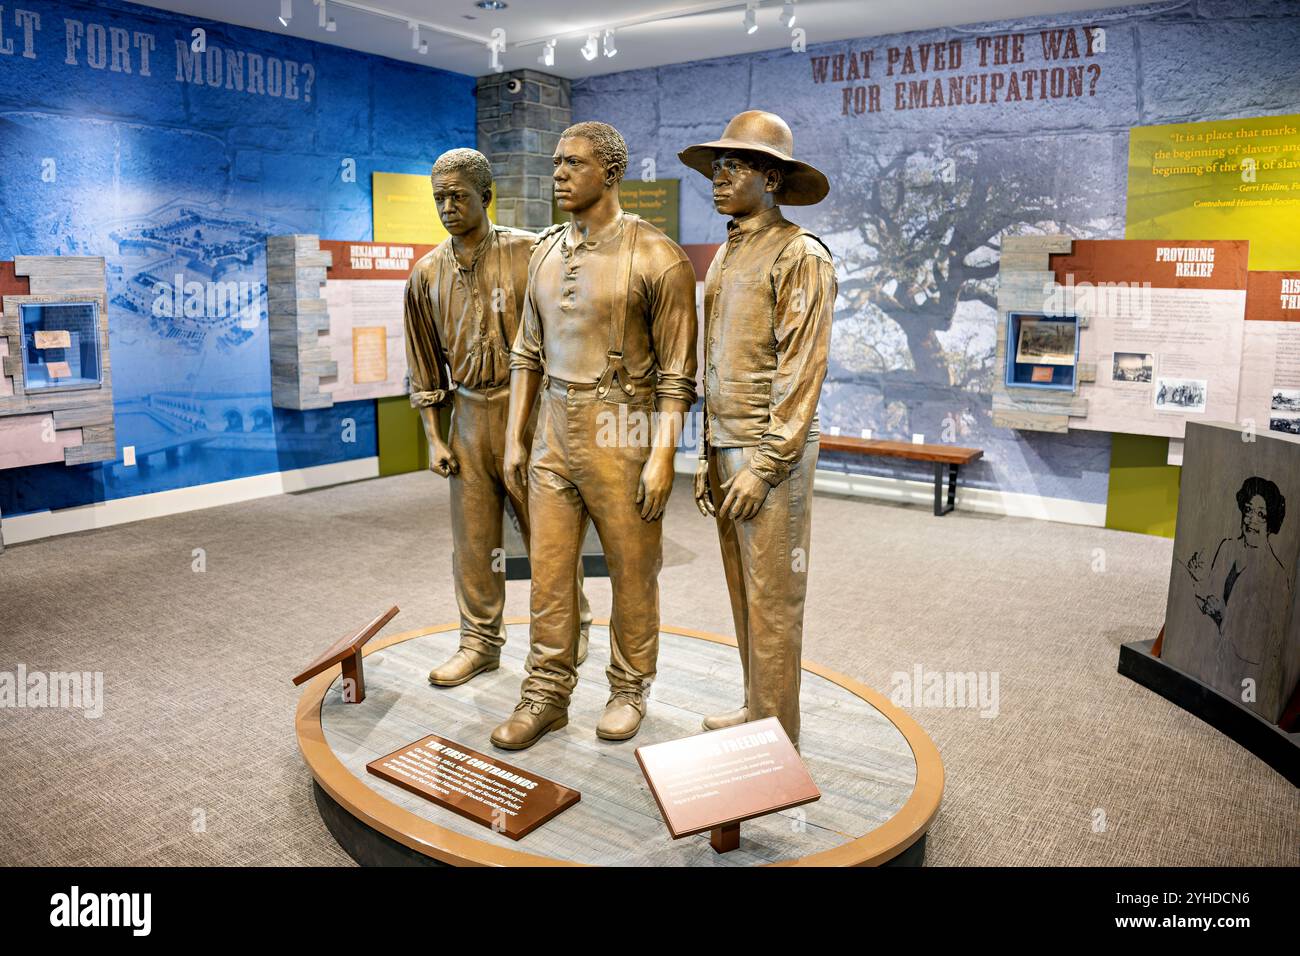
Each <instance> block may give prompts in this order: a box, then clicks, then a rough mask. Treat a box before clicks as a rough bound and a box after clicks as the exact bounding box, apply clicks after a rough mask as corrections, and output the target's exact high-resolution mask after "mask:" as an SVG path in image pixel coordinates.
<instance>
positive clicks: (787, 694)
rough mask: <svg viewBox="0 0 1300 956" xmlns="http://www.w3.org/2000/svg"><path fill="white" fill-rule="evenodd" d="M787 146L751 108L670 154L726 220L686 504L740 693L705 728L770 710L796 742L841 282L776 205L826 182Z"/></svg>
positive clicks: (709, 288)
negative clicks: (708, 531)
mask: <svg viewBox="0 0 1300 956" xmlns="http://www.w3.org/2000/svg"><path fill="white" fill-rule="evenodd" d="M793 148H794V137H793V135H792V134H791V132H790V127H789V126H787V125H786V123H785V121H784V120H782V119H781V118H780V117H779V116H777V115H775V114H774V113H767V112H763V111H761V110H750V111H747V112H744V113H741V114H740V115H738V116H736V117H735V118H734V119H732V121H731V122H730V123H728V124H727V128H726V130H725V131H724V132H723V134H722V138H721V139H719V140H715V141H714V142H711V143H702V144H700V145H698V146H691V147H689V148H688V149H685V150H683V151H682V152H681V153H679V154H678V157H679V158H680V159H681V161H682V162H683V163H685V164H686V165H687V166H689V167H691V168H692V169H694V170H696V171H697V172H699V173H702V174H703V175H705V176H708V177H709V178H710V179H711V180H712V181H713V205H714V207H715V208H716V209H717V210H718V212H720V213H722V214H723V215H725V216H730V217H731V219H730V221H729V222H728V223H727V241H726V243H724V244H723V245H722V247H721V248H719V249H718V252H717V254H716V255H715V256H714V258H713V263H712V264H711V265H710V266H709V272H708V275H707V277H706V278H705V285H704V337H705V338H704V358H705V363H706V368H705V375H704V407H705V427H704V440H703V441H702V442H701V444H700V464H699V469H698V471H697V473H696V477H695V500H696V504H697V505H698V506H699V509H700V511H701V513H703V514H705V515H713V516H714V517H715V518H716V521H717V525H718V539H719V542H720V543H721V546H722V564H723V569H724V570H725V572H726V578H727V588H728V591H729V592H730V595H731V611H732V616H733V618H734V620H735V625H736V639H737V644H738V645H739V648H740V664H741V669H742V670H743V672H744V678H745V700H744V703H743V705H742V706H741V707H740V708H739V709H738V710H735V711H732V712H730V713H726V714H719V715H715V716H711V717H707V718H705V721H704V728H705V729H706V730H717V729H719V728H721V727H730V726H733V725H735V724H740V723H744V722H746V721H750V720H759V719H761V718H764V717H776V718H778V719H779V720H780V721H781V724H782V726H783V727H784V728H785V731H786V733H787V734H788V735H789V737H790V740H791V741H792V742H793V743H794V744H795V745H796V746H797V745H798V743H799V681H800V658H801V655H802V648H803V614H804V597H805V595H806V594H807V589H808V574H807V569H808V551H809V541H810V537H811V525H812V522H811V519H812V490H813V473H814V472H815V470H816V468H817V448H818V446H817V439H818V435H819V432H818V427H817V401H818V398H819V397H820V395H821V387H822V381H823V379H824V378H825V377H826V362H827V353H828V351H829V349H830V336H831V319H832V317H833V315H834V309H835V295H836V289H837V285H836V280H835V267H834V265H833V263H832V260H831V254H830V251H829V250H828V249H827V248H826V246H825V244H824V243H822V241H821V240H820V239H818V238H817V237H816V236H814V235H812V234H811V233H809V232H808V231H807V230H805V229H801V228H800V227H799V226H796V225H794V224H793V223H791V222H789V221H787V220H786V218H785V217H784V216H783V215H781V210H780V205H781V204H785V205H792V206H807V205H812V204H814V203H817V202H820V201H821V200H822V199H823V198H825V196H826V194H827V193H828V192H829V191H830V185H829V184H828V183H827V181H826V177H825V176H824V175H822V173H821V172H819V171H818V170H817V169H815V168H814V167H812V166H810V165H808V164H807V163H803V162H800V161H798V160H796V159H795V158H794V157H793V155H792V153H793Z"/></svg>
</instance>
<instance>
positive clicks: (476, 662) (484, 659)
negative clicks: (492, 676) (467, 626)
mask: <svg viewBox="0 0 1300 956" xmlns="http://www.w3.org/2000/svg"><path fill="white" fill-rule="evenodd" d="M500 666H501V658H500V657H498V656H497V655H495V654H484V653H483V652H482V651H476V650H473V649H471V648H468V647H462V648H461V649H460V650H458V651H457V652H456V653H455V654H453V655H451V657H450V658H448V659H447V662H446V663H444V664H439V665H438V666H437V667H435V668H434V669H433V670H431V671H429V683H430V684H433V685H435V686H437V687H456V686H457V685H459V684H464V683H465V682H466V681H470V680H473V679H474V678H475V677H477V676H478V675H479V674H482V673H483V672H484V671H494V670H496V669H497V668H498V667H500Z"/></svg>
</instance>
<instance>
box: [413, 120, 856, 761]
mask: <svg viewBox="0 0 1300 956" xmlns="http://www.w3.org/2000/svg"><path fill="white" fill-rule="evenodd" d="M679 157H680V159H681V160H682V162H684V163H685V164H686V165H687V166H689V167H690V168H692V169H694V170H696V171H698V172H700V173H701V174H703V175H705V176H708V177H709V178H710V180H711V181H712V183H713V201H714V206H715V208H716V209H717V211H718V212H720V213H722V214H723V215H725V216H728V217H729V221H728V223H727V241H726V243H724V244H723V245H722V246H721V247H720V248H719V249H718V252H717V255H716V256H715V257H714V260H713V263H712V265H711V266H710V268H709V272H708V276H707V278H706V280H705V298H704V329H703V331H704V361H705V370H704V414H705V424H704V432H703V437H702V440H701V457H700V464H699V469H698V472H697V475H696V478H695V499H696V503H697V505H698V507H699V509H700V511H701V512H702V513H703V514H705V515H709V516H712V517H714V519H715V521H716V523H717V528H718V538H719V542H720V545H721V549H722V558H723V567H724V569H725V572H726V579H727V587H728V591H729V593H730V599H731V607H732V614H733V618H734V621H735V627H736V636H737V641H738V644H739V648H740V659H741V667H742V670H743V673H744V693H745V697H744V700H743V701H742V702H741V703H740V706H739V707H738V708H737V709H735V710H733V711H730V712H727V713H723V714H719V715H715V716H710V717H707V718H706V719H705V721H704V727H705V729H717V728H720V727H726V726H731V725H734V724H739V723H744V722H746V721H750V720H758V719H761V718H763V717H777V718H778V719H779V720H780V721H781V723H782V725H783V726H784V728H785V730H786V732H787V734H788V735H789V736H790V739H791V740H792V741H793V742H794V743H795V744H796V746H797V745H798V741H799V683H800V657H801V649H802V641H803V637H802V635H803V610H804V598H805V594H806V591H807V568H808V552H809V539H810V530H811V509H812V485H813V473H814V471H815V469H816V464H817V449H818V445H817V439H818V430H817V402H818V397H819V395H820V392H821V386H822V381H823V379H824V377H825V374H826V363H827V353H828V349H829V343H830V329H831V318H832V315H833V310H834V303H835V295H836V280H835V270H834V267H833V265H832V261H831V256H830V253H829V251H828V250H827V249H826V247H825V246H824V245H823V244H822V242H821V241H820V240H819V239H817V238H816V237H815V236H813V235H811V234H810V233H808V232H807V231H806V230H803V229H801V228H799V227H798V226H795V225H794V224H792V223H790V222H788V221H787V220H786V219H785V218H784V217H783V216H782V215H781V211H780V206H781V205H810V204H813V203H816V202H819V201H820V200H821V199H822V198H824V197H825V196H826V194H827V192H828V191H829V185H828V183H827V181H826V177H825V176H823V175H822V174H821V173H820V172H819V171H817V170H816V169H815V168H813V167H812V166H810V165H808V164H806V163H803V162H800V161H798V160H796V159H794V156H793V136H792V134H791V132H790V129H789V127H788V126H787V125H786V124H785V122H784V121H783V120H781V118H780V117H778V116H776V115H775V114H772V113H767V112H763V111H758V110H751V111H748V112H745V113H741V114H740V115H738V116H736V117H735V118H734V119H733V120H732V121H731V122H730V123H728V124H727V128H726V130H725V131H724V132H723V135H722V138H721V139H719V140H716V141H714V142H711V143H702V144H699V145H696V146H692V147H689V148H688V149H686V150H684V151H682V153H680V154H679ZM553 162H554V166H555V169H554V173H553V181H554V185H555V199H556V203H557V205H558V206H559V207H560V208H561V209H562V210H564V211H566V212H568V213H569V222H568V223H567V224H566V225H564V226H561V227H553V228H552V229H551V230H548V231H547V232H545V233H543V235H542V236H541V237H537V236H533V235H532V234H529V233H524V232H521V231H519V230H512V229H504V228H502V227H498V226H494V225H492V224H491V223H490V222H489V221H488V219H487V213H486V209H487V206H488V203H489V202H490V200H491V172H490V167H489V166H488V164H487V160H486V158H485V157H483V156H482V154H480V153H477V152H475V151H473V150H464V149H461V150H452V151H451V152H449V153H445V154H443V156H441V157H439V159H438V162H437V163H436V164H435V165H434V170H433V184H434V196H435V202H436V203H437V207H438V213H439V215H440V216H441V218H442V220H443V224H444V225H445V226H446V227H447V230H448V232H449V233H450V237H449V238H448V239H447V240H445V241H444V242H443V243H442V244H441V245H439V246H438V247H437V248H436V249H434V250H433V251H432V252H431V253H430V254H429V255H428V256H426V257H425V258H424V259H422V260H421V261H420V262H419V263H417V265H416V267H415V269H414V271H413V272H412V275H411V279H410V281H409V282H408V286H407V299H406V334H407V351H408V359H409V362H410V368H411V402H412V404H413V405H415V406H417V407H419V408H421V410H422V415H423V418H424V422H425V428H426V432H427V434H428V437H429V443H430V450H431V468H432V470H433V471H435V472H436V473H438V474H440V475H443V476H444V477H450V479H451V481H452V486H451V498H452V505H451V510H452V538H453V543H454V548H455V559H454V565H453V567H454V576H455V579H456V597H457V603H458V605H459V608H460V615H461V630H460V648H459V649H458V650H457V652H456V654H455V655H454V656H453V657H452V658H451V660H449V661H448V662H447V663H445V664H443V665H441V666H439V667H437V668H435V669H434V670H433V671H432V672H431V673H430V675H429V680H430V682H431V683H433V684H435V685H439V686H454V685H457V684H461V683H464V682H466V681H468V680H470V679H472V678H473V677H474V676H476V675H477V674H479V673H482V672H484V671H487V670H492V669H495V668H496V667H497V666H498V662H499V659H500V651H501V646H502V645H503V644H504V641H505V630H504V627H503V625H502V611H503V607H504V596H505V591H504V587H505V583H504V582H505V579H504V574H503V573H502V569H501V568H500V562H499V561H496V560H495V559H496V558H497V557H499V555H500V553H501V552H500V547H501V530H502V519H501V509H502V506H503V504H504V502H505V501H506V499H507V498H508V499H509V500H510V502H511V503H512V506H513V508H514V510H515V513H516V514H517V515H518V516H519V519H520V530H521V531H522V532H523V534H524V538H525V541H526V542H527V543H528V545H529V554H530V563H531V567H532V590H531V600H530V611H531V627H530V647H529V651H528V655H527V659H526V661H525V670H526V676H525V678H524V682H523V686H522V688H521V692H520V700H519V703H518V705H517V706H516V708H515V710H514V712H513V714H511V716H510V717H509V718H508V719H507V720H505V721H504V722H503V723H502V724H501V725H500V726H498V727H497V728H496V729H495V730H494V731H493V732H492V735H491V739H492V743H493V744H494V745H495V746H497V747H501V748H504V749H507V750H522V749H524V748H527V747H530V746H532V745H533V744H535V743H537V741H539V740H540V739H541V738H542V737H543V736H545V734H546V733H548V732H549V731H551V730H556V729H558V728H560V727H563V726H565V725H566V724H567V722H568V704H569V698H570V695H571V694H572V692H573V688H574V686H575V685H576V684H577V680H578V667H579V665H580V664H581V663H582V660H583V659H584V658H585V656H586V639H587V631H588V628H589V625H590V621H591V612H590V609H589V607H588V605H587V601H586V598H585V596H584V595H583V591H582V577H581V567H582V562H581V548H582V541H583V538H584V536H585V533H586V529H587V526H588V523H591V524H594V525H595V528H596V532H597V534H598V535H599V537H600V542H601V546H602V548H603V550H604V552H605V558H606V563H607V565H608V567H609V578H610V586H611V591H612V595H613V608H612V613H611V615H610V627H609V633H610V664H609V666H608V668H607V669H606V677H607V679H608V683H609V688H610V695H609V699H608V702H607V704H606V706H605V710H604V713H603V714H602V716H601V718H600V720H599V722H598V723H597V726H596V734H597V736H599V737H601V738H603V739H606V740H627V739H629V738H631V737H633V736H635V735H636V733H637V731H638V730H639V729H640V726H641V721H642V718H643V717H644V716H645V713H646V703H647V698H648V696H649V691H650V685H651V682H652V681H653V680H654V677H655V673H656V668H657V661H658V650H659V589H658V576H659V570H660V567H661V565H662V518H663V514H664V510H665V507H666V505H667V501H668V497H669V494H670V493H671V490H672V482H673V458H674V454H675V452H676V449H677V444H678V441H679V439H680V437H681V430H682V425H683V420H684V418H685V416H686V414H687V413H688V412H689V411H690V409H691V407H692V405H693V404H694V402H695V399H696V374H697V371H698V360H697V344H696V342H697V334H698V331H699V330H698V326H697V319H696V308H695V274H694V270H693V267H692V265H691V263H690V260H689V259H688V258H687V256H686V254H685V253H684V252H683V251H682V249H681V248H680V247H679V246H677V244H676V243H674V242H673V241H672V240H671V239H669V238H668V237H667V236H665V235H664V234H663V233H662V232H660V231H659V230H658V229H656V228H655V227H654V226H652V225H651V224H649V223H647V222H645V221H643V220H641V219H639V218H638V217H637V216H635V215H633V214H630V213H626V212H624V211H623V210H622V208H621V207H620V205H619V201H618V184H619V181H620V180H621V179H622V177H623V173H624V171H625V170H626V168H627V163H628V158H627V147H626V145H625V144H624V142H623V138H622V136H621V135H619V133H618V131H617V130H615V129H614V128H613V127H612V126H609V125H608V124H605V123H595V122H585V123H578V124H576V125H574V126H571V127H569V128H568V129H567V130H565V131H564V133H562V134H561V136H560V140H559V143H558V145H557V146H556V149H555V154H554V157H553ZM507 372H508V377H507ZM446 404H451V405H452V406H453V412H452V425H451V429H450V440H449V441H444V440H443V438H442V436H441V434H440V425H439V420H438V415H437V409H438V408H439V407H441V406H442V405H446ZM610 421H617V422H620V423H626V422H629V421H631V422H634V423H642V424H645V425H646V426H647V427H643V428H640V429H637V428H633V429H631V430H630V431H629V430H614V433H615V438H614V440H611V439H610V432H611V429H609V428H608V427H607V425H608V423H609V422H610ZM630 435H636V436H638V437H637V438H635V440H633V439H630V438H629V436H630Z"/></svg>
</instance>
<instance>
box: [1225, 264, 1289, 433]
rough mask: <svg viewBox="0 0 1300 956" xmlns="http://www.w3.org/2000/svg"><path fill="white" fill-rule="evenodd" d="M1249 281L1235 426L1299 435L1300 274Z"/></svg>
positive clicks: (1258, 276)
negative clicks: (1236, 422)
mask: <svg viewBox="0 0 1300 956" xmlns="http://www.w3.org/2000/svg"><path fill="white" fill-rule="evenodd" d="M1249 278H1250V292H1249V294H1248V296H1247V298H1246V330H1245V337H1244V338H1243V340H1242V346H1241V351H1242V367H1241V394H1240V397H1239V400H1238V404H1237V418H1236V421H1238V422H1240V423H1241V425H1242V427H1243V428H1254V429H1256V430H1258V431H1268V432H1278V433H1281V434H1286V435H1300V271H1296V272H1252V273H1251V274H1250V277H1249Z"/></svg>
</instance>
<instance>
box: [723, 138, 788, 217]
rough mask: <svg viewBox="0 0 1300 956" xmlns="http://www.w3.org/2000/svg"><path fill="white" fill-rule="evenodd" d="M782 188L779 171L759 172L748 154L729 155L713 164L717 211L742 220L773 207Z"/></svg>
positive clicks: (727, 153)
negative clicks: (773, 197)
mask: <svg viewBox="0 0 1300 956" xmlns="http://www.w3.org/2000/svg"><path fill="white" fill-rule="evenodd" d="M780 185H781V176H780V174H779V173H778V172H777V171H776V170H768V171H767V172H766V173H763V172H759V171H758V170H757V169H755V168H754V166H753V162H752V160H750V159H749V157H747V156H746V155H745V154H744V153H738V152H726V153H723V154H722V155H721V156H719V157H718V158H717V159H715V160H714V161H713V208H714V209H716V210H717V211H718V212H720V213H722V214H723V215H724V216H731V217H732V218H735V219H738V218H741V217H743V216H749V215H752V214H754V213H756V212H761V211H762V210H764V209H766V208H768V207H769V206H771V205H772V200H771V194H772V193H774V192H776V190H777V189H778V188H779V187H780Z"/></svg>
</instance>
